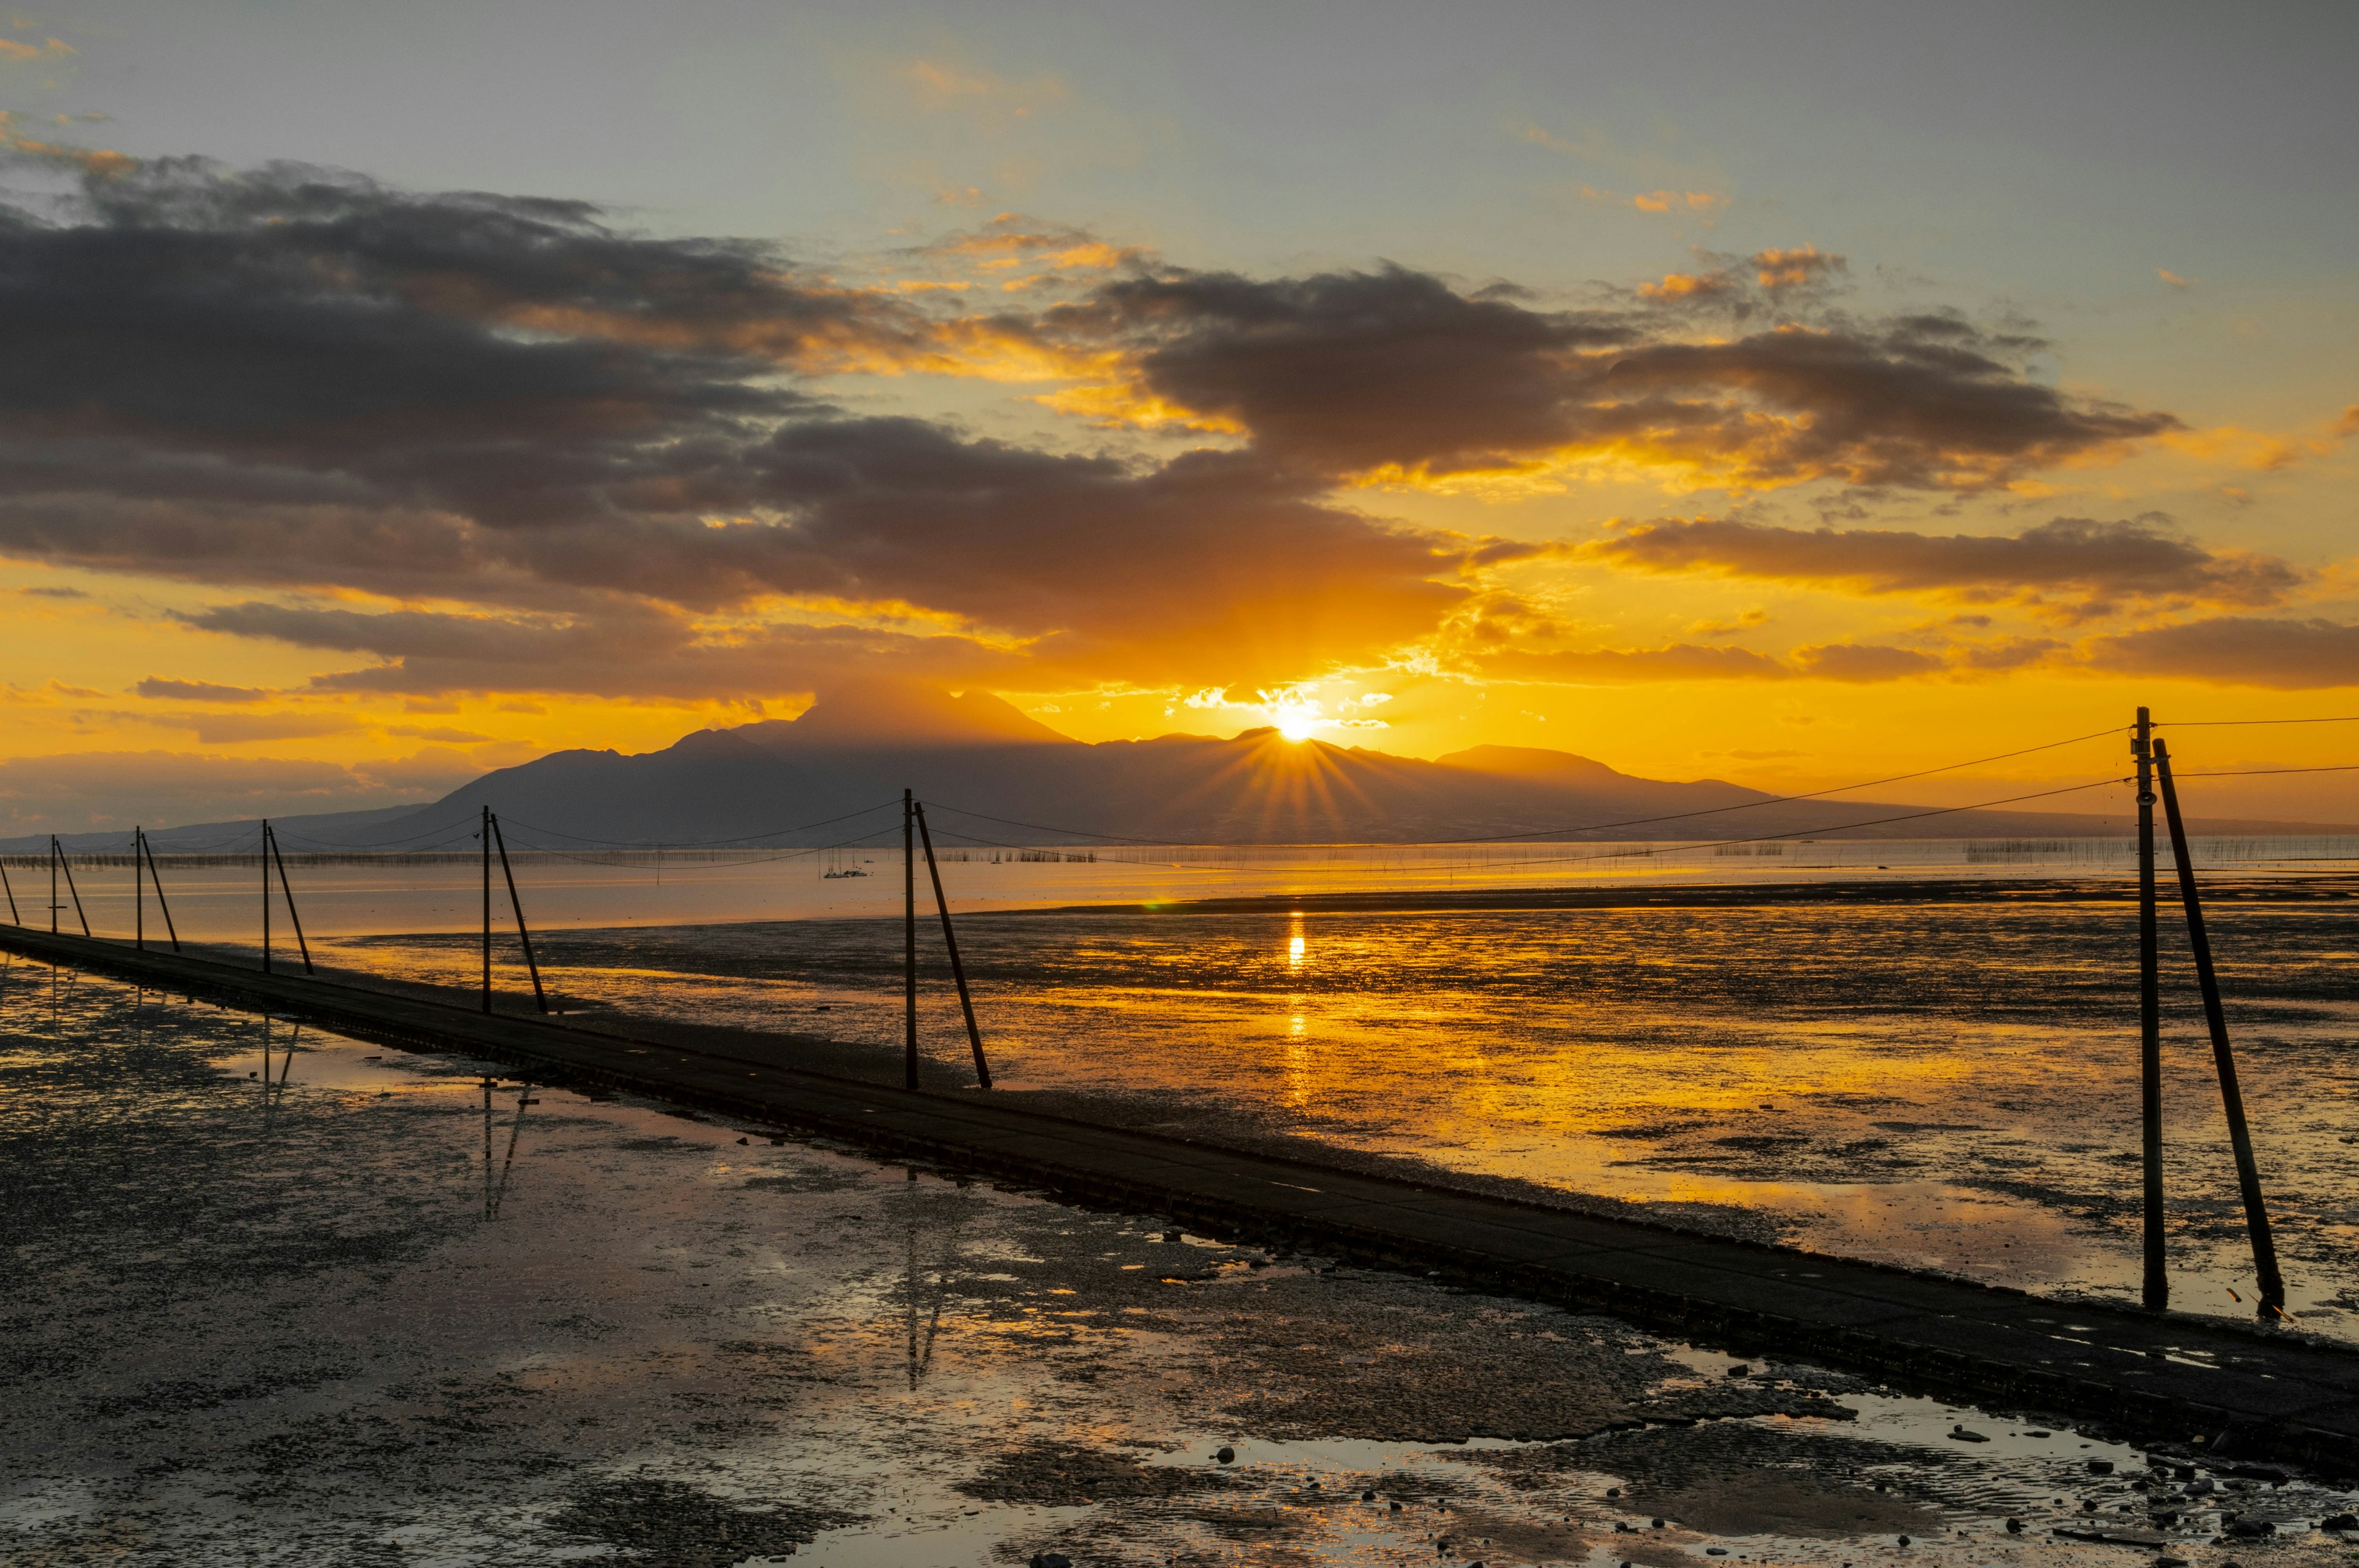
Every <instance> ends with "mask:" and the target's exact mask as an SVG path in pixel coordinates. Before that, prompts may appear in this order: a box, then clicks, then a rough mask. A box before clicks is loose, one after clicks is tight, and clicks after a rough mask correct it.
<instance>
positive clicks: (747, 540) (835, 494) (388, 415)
mask: <svg viewBox="0 0 2359 1568" xmlns="http://www.w3.org/2000/svg"><path fill="white" fill-rule="evenodd" d="M0 322H5V325H6V326H7V328H8V330H9V331H10V333H11V341H12V347H14V348H15V349H16V352H14V353H13V354H12V355H11V356H10V357H9V358H8V359H7V361H6V362H5V365H0V552H5V553H8V554H13V555H17V556H23V557H39V558H45V559H49V560H55V561H63V562H72V563H75V564H80V565H83V566H92V567H99V568H108V569H116V570H126V571H142V572H156V573H162V574H166V575H176V576H180V577H184V578H188V579H195V580H199V581H209V582H218V583H223V584H245V585H255V586H270V587H280V588H305V587H318V588H333V589H363V590H365V591H370V592H375V593H380V594H386V595H393V596H398V597H404V598H425V597H439V598H444V599H456V600H464V601H470V602H473V603H478V604H483V605H486V606H491V607H494V608H495V610H496V611H498V613H495V614H493V615H491V616H489V617H487V618H481V619H480V624H476V625H473V626H461V625H458V624H455V623H452V622H437V623H435V624H436V630H435V632H434V635H435V636H436V637H437V638H439V639H441V640H443V642H444V643H445V646H444V647H442V648H441V649H440V650H436V649H429V648H424V647H407V646H405V647H402V648H398V649H395V648H392V647H390V646H381V645H380V644H388V643H390V642H391V641H393V640H395V639H397V636H398V635H399V634H400V633H401V630H402V628H403V627H405V626H411V625H415V624H418V623H416V622H405V621H403V620H401V619H400V618H398V617H376V618H375V621H376V622H379V623H378V624H377V625H376V626H375V629H374V630H373V631H372V632H371V633H369V635H370V637H371V638H372V639H374V641H373V642H371V643H368V644H367V648H368V651H371V652H375V653H378V654H382V655H383V656H385V657H386V658H389V659H395V660H399V661H402V667H404V668H422V667H424V666H422V665H412V664H411V663H410V662H409V661H412V660H418V659H433V658H441V659H444V660H445V661H446V662H450V661H463V660H475V661H477V662H479V663H480V662H482V661H485V660H489V659H491V658H492V657H493V656H494V655H493V654H492V652H490V651H489V650H488V649H486V648H478V647H476V646H475V643H479V642H484V641H486V640H488V641H489V642H490V643H500V642H501V641H502V640H503V639H506V640H507V641H508V642H509V643H516V645H519V646H521V645H522V643H517V640H518V639H522V640H523V641H524V642H526V643H532V644H533V645H535V646H539V645H541V644H542V643H545V642H546V641H547V639H548V638H549V637H551V636H574V637H575V639H576V641H578V642H579V643H582V648H581V650H580V654H579V656H578V657H576V656H574V655H570V654H569V655H568V656H567V658H566V659H562V660H559V661H558V662H559V663H560V664H563V665H565V666H566V667H568V668H581V667H586V661H588V660H590V659H592V657H603V658H604V659H605V660H606V661H607V662H608V663H609V664H615V663H618V662H621V661H624V660H627V659H628V658H629V657H630V656H631V654H632V648H631V646H630V645H629V644H628V643H626V642H623V641H618V640H617V639H618V638H624V637H646V638H653V639H655V642H654V643H651V644H650V645H651V646H664V645H667V644H664V643H663V642H662V638H663V637H665V636H667V635H670V634H671V633H673V632H675V631H677V625H676V622H678V619H679V618H678V614H677V612H678V611H683V610H685V611H708V612H709V611H721V610H727V609H732V608H736V607H740V606H745V605H747V604H749V603H754V602H757V601H762V600H767V599H770V598H773V597H775V596H787V597H790V598H797V599H802V600H813V599H817V600H825V601H828V602H831V603H833V604H836V605H838V606H840V607H843V608H845V609H851V610H855V611H857V610H865V611H871V612H877V611H881V612H884V613H885V614H886V615H887V616H888V617H889V616H890V615H891V614H893V613H896V612H906V613H907V615H908V616H914V617H917V618H919V619H920V620H923V619H926V618H931V619H933V620H934V621H935V622H937V623H938V624H944V625H954V626H956V627H957V628H958V629H959V630H960V631H962V632H971V633H973V638H970V641H973V642H974V648H973V652H972V654H971V656H970V657H969V658H968V659H967V662H968V663H969V664H974V663H978V662H980V663H991V662H994V661H999V662H1004V661H1005V659H1006V656H1007V654H1008V653H1009V652H1010V650H1012V649H1015V648H1017V647H1021V648H1022V649H1024V650H1025V652H1026V654H1027V656H1028V657H1029V658H1030V659H1031V660H1032V661H1033V662H1035V663H1036V664H1042V665H1049V666H1051V667H1055V668H1059V669H1063V670H1069V671H1082V672H1084V673H1085V674H1093V675H1102V676H1117V677H1119V676H1155V677H1158V678H1160V677H1161V676H1166V675H1169V676H1174V677H1175V678H1177V677H1179V676H1182V675H1184V676H1185V677H1186V678H1197V679H1207V678H1221V677H1228V678H1236V679H1251V678H1256V677H1258V678H1265V679H1274V678H1289V677H1292V676H1299V675H1300V674H1302V673H1304V671H1305V670H1306V669H1308V668H1311V667H1315V666H1316V665H1319V664H1321V663H1323V662H1325V661H1327V660H1329V659H1332V658H1336V657H1352V656H1364V655H1367V654H1372V653H1374V652H1375V651H1377V650H1379V649H1381V648H1383V647H1386V646H1389V645H1391V644H1393V643H1397V642H1399V641H1402V640H1404V639H1407V638H1409V637H1414V636H1416V635H1419V634H1420V633H1424V632H1426V631H1429V630H1430V628H1431V627H1432V625H1433V624H1434V623H1435V622H1436V621H1437V620H1438V619H1439V618H1440V616H1441V615H1443V614H1445V613H1446V612H1447V611H1449V610H1450V608H1451V606H1452V605H1454V604H1455V603H1456V602H1458V600H1460V599H1461V598H1462V597H1463V589H1460V588H1458V587H1456V586H1452V585H1451V582H1449V581H1448V580H1446V579H1450V578H1451V577H1452V576H1453V574H1455V573H1457V572H1459V571H1461V570H1462V569H1464V568H1471V567H1473V566H1475V565H1478V564H1481V563H1484V562H1487V561H1491V560H1494V559H1496V558H1501V557H1502V556H1503V554H1507V555H1511V554H1513V553H1515V552H1516V551H1517V550H1518V549H1520V548H1522V547H1521V546H1503V545H1500V544H1498V543H1497V542H1495V541H1481V540H1462V539H1455V538H1452V537H1451V536H1447V535H1437V534H1433V533H1430V532H1419V531H1414V530H1408V529H1402V528H1397V527H1394V526H1391V525H1388V524H1385V523H1383V522H1381V521H1379V520H1376V519H1373V518H1370V517H1367V516H1365V515H1363V514H1359V513H1357V512H1355V511H1353V510H1351V509H1350V508H1348V507H1344V506H1341V505H1338V504H1336V503H1333V502H1332V500H1329V499H1326V498H1325V497H1324V494H1323V492H1324V488H1325V481H1323V480H1321V479H1320V478H1318V477H1317V476H1314V475H1306V474H1303V473H1301V472H1299V471H1297V470H1294V469H1292V468H1290V467H1288V466H1287V465H1284V464H1280V463H1275V462H1272V461H1270V460H1267V459H1266V458H1264V457H1261V456H1259V455H1256V454H1223V453H1218V452H1212V451H1204V452H1198V453H1193V454H1190V455H1187V456H1184V457H1182V458H1180V459H1179V460H1174V461H1170V462H1167V463H1161V464H1153V463H1142V462H1134V461H1125V460H1115V459H1113V458H1109V457H1103V456H1093V455H1087V454H1081V455H1076V454H1070V453H1054V452H1048V451H1041V450H1036V449H1027V448H1023V447H1017V446H1010V445H1007V444H1004V443H998V442H992V441H980V440H972V439H967V438H962V437H961V436H959V435H957V434H956V433H954V432H952V431H951V430H949V429H946V428H944V427H940V426H939V425H933V424H929V423H926V422H923V421H919V420H912V419H857V418H847V417H842V416H837V415H835V414H833V413H832V411H830V410H829V409H827V408H825V407H824V406H821V405H820V404H818V403H815V402H814V401H812V400H811V399H810V398H809V397H808V396H806V395H803V394H801V393H799V392H797V391H796V390H794V389H793V387H792V386H791V385H789V384H788V382H787V380H786V379H783V378H785V377H787V376H788V375H790V374H791V373H793V372H795V371H798V370H807V369H825V368H830V367H832V366H834V365H837V364H839V363H842V362H863V363H865V362H888V363H900V362H908V361H909V360H910V359H911V357H912V356H916V357H919V358H922V357H923V356H924V355H926V354H928V353H932V352H936V351H939V350H940V347H941V344H942V342H943V341H948V340H945V339H944V338H942V337H941V336H940V333H941V332H943V331H945V330H950V329H946V328H945V327H944V324H943V323H942V322H941V321H940V320H938V319H932V318H928V317H925V316H922V315H920V314H919V313H918V312H916V311H915V310H914V309H913V308H910V307H908V306H907V305H906V304H903V303H899V302H897V301H895V300H893V299H891V298H889V297H883V296H875V295H868V294H864V293H861V292H860V291H856V290H849V289H844V288H842V287H835V286H833V285H827V284H821V283H815V282H810V281H808V280H805V279H802V278H800V277H799V275H797V274H796V273H795V272H794V271H793V269H792V268H791V266H790V265H789V264H788V261H787V260H786V258H784V257H782V256H780V255H778V254H775V253H774V252H773V251H771V250H770V249H768V248H766V247H763V246H759V245H755V244H750V243H741V242H722V241H703V240H684V241H674V240H658V239H649V238H646V237H643V236H637V235H633V234H629V233H625V232H619V231H617V230H615V229H614V228H612V227H610V226H608V225H607V223H606V222H604V220H603V218H602V216H601V215H600V214H599V213H597V212H596V211H594V210H592V209H591V208H588V207H586V206H583V205H582V204H579V203H570V202H560V201H548V200H534V199H528V198H509V197H497V196H489V195H481V194H472V193H458V194H443V195H416V194H411V193H408V192H403V191H399V190H394V189H388V188H386V187H383V186H380V185H377V184H375V183H374V182H371V181H368V180H365V179H361V178H355V177H352V176H346V175H341V174H334V173H330V172H325V171H320V170H314V169H308V168H293V167H276V168H266V169H262V170H258V171H253V172H247V173H238V172H234V171H226V170H223V169H220V168H215V167H213V166H211V165H207V164H202V163H199V162H194V161H190V160H179V161H173V160H166V161H160V162H155V163H147V164H138V165H134V166H131V168H129V171H128V172H123V173H108V174H92V175H91V176H90V177H89V178H86V179H85V180H84V182H83V186H82V198H81V203H80V206H79V207H78V208H76V209H74V210H73V211H71V212H70V214H69V215H68V216H67V217H66V218H65V219H63V220H60V221H54V222H52V221H46V220H43V219H39V218H37V217H35V216H33V215H32V214H30V213H29V212H27V211H15V212H0ZM970 329H973V324H972V323H969V324H968V326H967V327H962V328H958V329H956V330H950V332H951V337H952V338H955V337H956V336H957V335H958V332H959V331H964V330H970ZM973 330H985V329H973ZM987 330H991V331H998V330H1002V326H1001V325H989V326H988V327H987ZM651 604H652V605H654V606H656V607H658V608H657V609H656V610H652V611H650V610H647V609H646V608H645V607H647V606H648V605H651ZM634 605H636V606H639V607H640V608H638V609H634V608H633V606H634ZM534 611H539V612H543V613H544V614H545V615H548V616H553V617H555V618H556V619H555V620H554V621H549V622H546V623H542V622H533V621H532V620H531V619H530V613H529V612H534ZM251 613H254V612H253V611H251V610H250V607H237V609H236V612H235V614H232V613H230V612H228V611H224V612H223V616H222V618H220V619H219V620H218V621H217V622H214V624H215V626H216V629H220V630H232V629H234V627H235V626H237V625H240V624H242V622H239V621H238V616H241V615H250V614H251ZM323 613H324V612H323ZM342 613H352V612H350V611H345V612H342ZM519 617H522V618H521V619H519ZM459 619H461V620H465V619H467V618H465V617H461V618H459ZM314 624H315V629H316V627H317V626H318V625H324V624H325V623H324V622H315V623H314ZM551 627H557V628H560V630H559V631H551V630H550V628H551ZM568 627H573V628H582V629H583V630H581V631H580V632H579V633H571V632H564V631H562V629H563V628H568ZM255 634H266V633H260V632H256V633H255ZM976 638H980V639H982V640H981V641H974V639H976ZM987 649H996V650H998V651H997V652H995V653H991V652H987V651H986V650H987ZM788 651H789V650H788V647H787V644H786V643H780V644H779V645H778V647H777V649H774V650H772V652H773V653H774V654H784V653H786V652H788ZM706 662H707V663H710V662H711V661H706ZM744 662H745V661H743V660H739V661H738V663H739V664H740V665H742V664H743V663H744ZM453 667H455V666H453ZM451 678H453V679H455V678H457V677H456V676H455V674H453V675H452V676H451ZM616 678H618V679H620V680H622V681H624V682H625V684H627V683H628V681H629V680H631V679H633V678H636V677H632V676H617V677H616ZM681 678H688V677H687V676H686V675H685V674H683V675H682V677H681Z"/></svg>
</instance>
